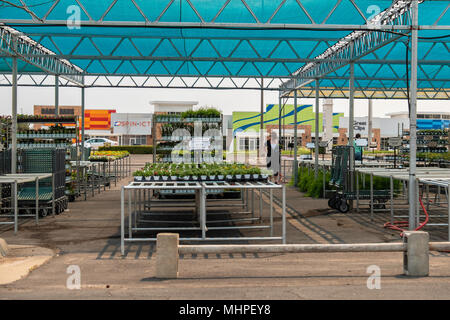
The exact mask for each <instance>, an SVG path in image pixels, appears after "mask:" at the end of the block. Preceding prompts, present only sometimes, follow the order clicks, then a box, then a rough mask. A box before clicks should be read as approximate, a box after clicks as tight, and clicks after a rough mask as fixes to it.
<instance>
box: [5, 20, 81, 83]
mask: <svg viewBox="0 0 450 320" xmlns="http://www.w3.org/2000/svg"><path fill="white" fill-rule="evenodd" d="M0 53H1V54H3V55H5V56H9V57H17V58H19V59H20V60H22V61H24V62H26V63H28V64H30V65H33V66H35V67H37V68H39V69H41V70H42V71H44V72H46V73H49V74H54V75H60V76H61V77H62V78H65V79H67V80H69V81H71V82H73V83H74V84H76V85H81V83H82V81H81V80H82V70H81V69H79V68H78V67H76V66H74V65H73V64H71V63H70V62H68V61H66V60H61V59H60V58H58V57H56V56H55V55H54V54H52V53H51V52H50V51H49V50H48V49H46V48H44V47H43V46H42V45H40V44H38V43H36V42H35V41H33V40H31V39H29V38H28V37H25V36H23V35H21V34H20V33H19V32H15V30H13V29H11V28H8V27H5V26H1V25H0Z"/></svg>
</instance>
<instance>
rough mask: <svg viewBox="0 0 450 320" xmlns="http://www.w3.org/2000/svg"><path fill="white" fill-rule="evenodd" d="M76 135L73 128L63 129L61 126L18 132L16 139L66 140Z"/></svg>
mask: <svg viewBox="0 0 450 320" xmlns="http://www.w3.org/2000/svg"><path fill="white" fill-rule="evenodd" d="M76 134H77V131H76V129H75V128H64V127H62V126H54V127H50V128H48V129H40V130H20V131H18V132H17V138H20V139H34V138H49V137H51V138H55V139H58V138H59V139H66V138H74V137H75V136H76Z"/></svg>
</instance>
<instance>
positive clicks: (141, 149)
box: [98, 146, 153, 154]
mask: <svg viewBox="0 0 450 320" xmlns="http://www.w3.org/2000/svg"><path fill="white" fill-rule="evenodd" d="M98 150H99V151H127V152H128V153H130V154H153V146H108V147H99V148H98Z"/></svg>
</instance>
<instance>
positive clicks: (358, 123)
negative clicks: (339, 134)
mask: <svg viewBox="0 0 450 320" xmlns="http://www.w3.org/2000/svg"><path fill="white" fill-rule="evenodd" d="M348 122H349V118H348V117H341V118H340V119H339V128H346V129H348V128H349V126H348ZM402 124H403V129H405V130H407V129H409V119H403V118H373V119H372V129H380V134H381V137H382V138H388V137H396V136H398V133H399V131H398V130H399V128H400V133H401V130H402ZM368 126H369V119H368V117H355V124H354V132H355V135H356V134H357V133H359V134H360V135H361V136H362V137H367V136H368ZM347 132H348V131H347Z"/></svg>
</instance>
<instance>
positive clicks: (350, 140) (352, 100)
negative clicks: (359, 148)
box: [348, 63, 355, 208]
mask: <svg viewBox="0 0 450 320" xmlns="http://www.w3.org/2000/svg"><path fill="white" fill-rule="evenodd" d="M349 91H350V101H349V107H350V108H349V109H350V114H349V119H348V132H349V133H348V145H349V146H353V137H354V123H355V65H354V64H353V63H351V64H350V90H349ZM354 163H355V153H354V152H350V190H351V191H353V190H354V186H355V183H354V175H353V173H354V169H355V168H354V167H353V166H354ZM352 207H353V201H350V208H352Z"/></svg>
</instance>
